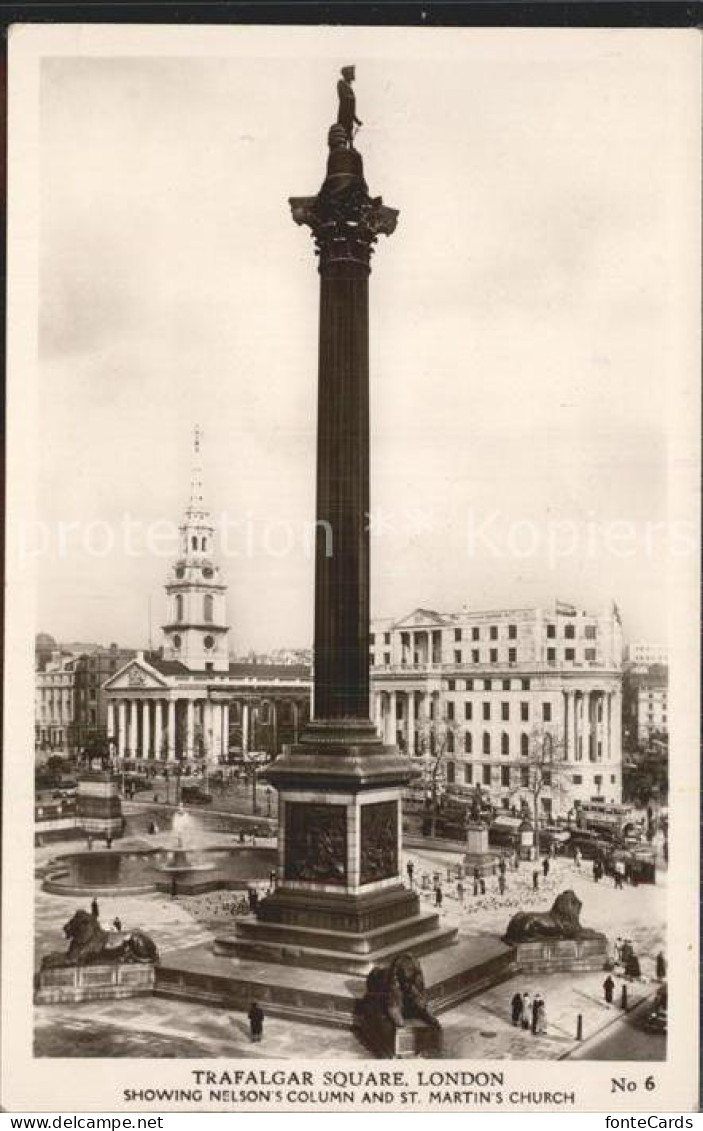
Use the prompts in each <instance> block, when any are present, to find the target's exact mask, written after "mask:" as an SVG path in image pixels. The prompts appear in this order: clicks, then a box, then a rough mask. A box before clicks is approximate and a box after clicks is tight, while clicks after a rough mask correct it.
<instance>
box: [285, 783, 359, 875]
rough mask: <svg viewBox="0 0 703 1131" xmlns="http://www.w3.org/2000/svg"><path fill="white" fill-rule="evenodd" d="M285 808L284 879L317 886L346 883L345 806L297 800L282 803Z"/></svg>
mask: <svg viewBox="0 0 703 1131" xmlns="http://www.w3.org/2000/svg"><path fill="white" fill-rule="evenodd" d="M285 806H286V813H285V820H286V826H285V827H286V842H285V843H286V850H285V864H284V876H285V878H286V879H287V880H308V881H311V882H313V883H320V884H322V883H325V884H344V883H346V879H347V810H346V806H344V805H315V804H312V803H307V802H301V801H286V803H285Z"/></svg>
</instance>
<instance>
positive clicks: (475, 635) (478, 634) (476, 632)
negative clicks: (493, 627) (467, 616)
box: [471, 628, 481, 640]
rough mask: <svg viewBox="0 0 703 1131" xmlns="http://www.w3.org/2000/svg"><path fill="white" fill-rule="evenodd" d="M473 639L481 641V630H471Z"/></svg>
mask: <svg viewBox="0 0 703 1131" xmlns="http://www.w3.org/2000/svg"><path fill="white" fill-rule="evenodd" d="M471 639H472V640H480V639H481V630H480V629H479V628H472V629H471Z"/></svg>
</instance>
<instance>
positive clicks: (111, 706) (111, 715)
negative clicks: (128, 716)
mask: <svg viewBox="0 0 703 1131" xmlns="http://www.w3.org/2000/svg"><path fill="white" fill-rule="evenodd" d="M107 737H108V740H110V741H112V742H114V741H115V739H116V738H117V735H116V733H115V702H114V700H113V699H108V701H107Z"/></svg>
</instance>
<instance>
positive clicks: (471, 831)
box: [466, 821, 488, 856]
mask: <svg viewBox="0 0 703 1131" xmlns="http://www.w3.org/2000/svg"><path fill="white" fill-rule="evenodd" d="M466 851H467V853H468V854H469V856H485V855H486V854H487V853H488V828H487V826H486V825H484V824H482V823H481V822H480V821H472V822H471V823H470V824H468V825H467V826H466Z"/></svg>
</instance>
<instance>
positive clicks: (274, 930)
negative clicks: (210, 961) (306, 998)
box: [216, 913, 439, 955]
mask: <svg viewBox="0 0 703 1131" xmlns="http://www.w3.org/2000/svg"><path fill="white" fill-rule="evenodd" d="M438 927H439V915H438V914H437V913H429V914H425V915H412V916H409V917H407V918H405V919H401V920H400V921H399V922H397V923H388V924H385V925H384V926H382V927H377V928H376V929H375V930H372V931H366V932H364V933H363V934H361V933H358V932H357V933H355V932H353V931H337V930H332V929H329V928H324V927H304V926H289V925H288V924H286V923H274V922H267V921H265V920H241V921H240V922H238V923H237V926H236V936H235V937H236V938H238V939H241V940H242V941H243V942H247V941H249V940H252V941H256V942H257V943H258V942H267V943H268V942H272V943H279V942H281V941H284V942H285V943H286V945H290V946H294V947H295V946H298V947H303V948H305V949H308V948H310V947H312V948H317V949H321V950H335V951H343V952H345V953H349V954H360V955H368V954H372V953H375V952H376V951H377V950H379V949H381V948H383V947H384V946H385V947H388V946H391V945H394V944H395V943H397V942H402V941H403V940H404V939H412V938H414V937H415V936H416V935H417V934H418V930H419V929H420V928H422V930H423V931H425V932H426V931H429V930H431V929H437V928H438ZM218 941H219V940H218ZM216 949H217V946H216Z"/></svg>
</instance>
